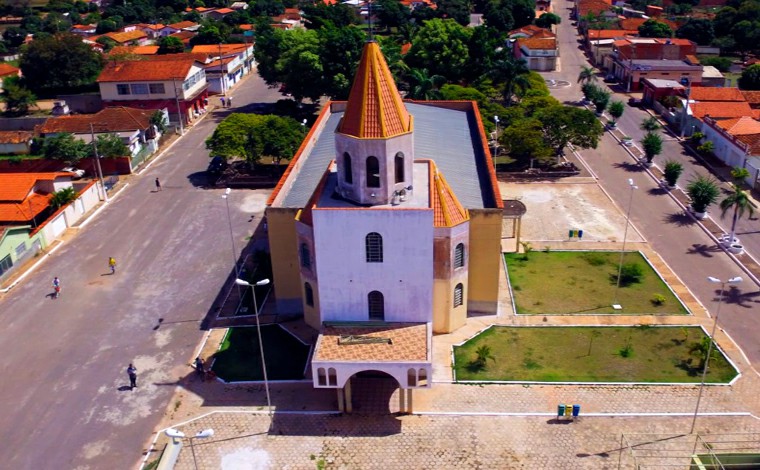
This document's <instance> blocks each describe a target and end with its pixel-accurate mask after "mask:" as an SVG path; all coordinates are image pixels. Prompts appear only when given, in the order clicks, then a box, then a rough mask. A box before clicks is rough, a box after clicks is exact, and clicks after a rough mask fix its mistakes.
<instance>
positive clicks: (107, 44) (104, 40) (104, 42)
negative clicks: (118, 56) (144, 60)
mask: <svg viewBox="0 0 760 470" xmlns="http://www.w3.org/2000/svg"><path fill="white" fill-rule="evenodd" d="M95 42H97V43H98V44H100V45H101V46H103V51H104V52H108V51H110V50H111V49H113V48H114V47H116V46H117V45H118V44H119V43H118V42H116V41H114V40H113V39H111V38H109V37H108V36H100V37H99V38H98V39H96V40H95ZM111 58H113V56H111Z"/></svg>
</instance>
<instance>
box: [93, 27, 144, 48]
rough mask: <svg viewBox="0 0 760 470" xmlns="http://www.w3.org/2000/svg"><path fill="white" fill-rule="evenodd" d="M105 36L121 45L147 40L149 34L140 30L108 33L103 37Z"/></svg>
mask: <svg viewBox="0 0 760 470" xmlns="http://www.w3.org/2000/svg"><path fill="white" fill-rule="evenodd" d="M103 36H105V37H108V38H111V39H113V40H114V41H116V42H118V43H119V44H124V43H125V42H129V41H137V40H138V39H146V38H147V37H148V35H147V34H145V33H144V32H143V31H140V30H139V29H138V30H135V31H130V32H128V33H123V32H122V33H106V34H103V35H102V36H101V37H103Z"/></svg>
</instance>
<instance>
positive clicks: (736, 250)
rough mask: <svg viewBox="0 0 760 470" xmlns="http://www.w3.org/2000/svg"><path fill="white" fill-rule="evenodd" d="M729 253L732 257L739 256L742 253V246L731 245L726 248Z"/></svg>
mask: <svg viewBox="0 0 760 470" xmlns="http://www.w3.org/2000/svg"><path fill="white" fill-rule="evenodd" d="M726 249H727V250H728V252H729V253H731V254H734V255H740V254H742V253H743V252H744V246H743V245H740V244H738V243H732V244H730V245H728V247H726Z"/></svg>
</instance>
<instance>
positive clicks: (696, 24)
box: [676, 18, 715, 46]
mask: <svg viewBox="0 0 760 470" xmlns="http://www.w3.org/2000/svg"><path fill="white" fill-rule="evenodd" d="M676 37H678V38H682V39H688V40H690V41H694V42H696V43H697V44H699V45H701V46H709V45H710V44H712V42H713V40H714V39H715V28H713V22H712V21H710V20H707V19H702V18H690V19H689V20H688V21H687V22H686V23H684V24H683V25H682V26H681V27H680V28H678V29H677V30H676Z"/></svg>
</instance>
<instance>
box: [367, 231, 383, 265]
mask: <svg viewBox="0 0 760 470" xmlns="http://www.w3.org/2000/svg"><path fill="white" fill-rule="evenodd" d="M364 248H365V251H366V253H367V262H368V263H382V262H383V237H382V236H380V234H379V233H375V232H372V233H369V234H367V236H366V237H365V239H364Z"/></svg>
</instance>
